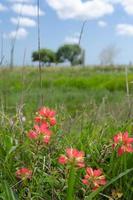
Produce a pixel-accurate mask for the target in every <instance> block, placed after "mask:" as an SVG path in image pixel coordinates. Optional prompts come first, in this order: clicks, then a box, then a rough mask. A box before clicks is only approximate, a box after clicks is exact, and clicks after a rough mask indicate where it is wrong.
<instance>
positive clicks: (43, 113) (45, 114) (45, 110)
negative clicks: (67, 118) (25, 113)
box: [38, 107, 56, 118]
mask: <svg viewBox="0 0 133 200" xmlns="http://www.w3.org/2000/svg"><path fill="white" fill-rule="evenodd" d="M38 113H39V114H40V115H41V116H43V117H46V118H53V117H54V116H55V114H56V112H55V111H54V110H51V109H49V108H47V107H43V108H41V109H40V110H39V112H38Z"/></svg>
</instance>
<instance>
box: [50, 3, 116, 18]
mask: <svg viewBox="0 0 133 200" xmlns="http://www.w3.org/2000/svg"><path fill="white" fill-rule="evenodd" d="M46 1H47V3H48V5H49V6H50V7H51V8H53V9H54V10H55V11H56V12H57V14H58V16H59V17H60V18H61V19H81V20H85V19H96V18H99V17H102V16H104V15H106V14H111V13H113V11H114V8H113V6H112V4H111V3H109V2H107V1H104V0H93V1H86V2H82V0H46Z"/></svg>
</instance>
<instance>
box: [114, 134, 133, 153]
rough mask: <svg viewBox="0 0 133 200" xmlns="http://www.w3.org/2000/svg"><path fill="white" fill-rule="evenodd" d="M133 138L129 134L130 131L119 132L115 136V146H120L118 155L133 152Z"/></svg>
mask: <svg viewBox="0 0 133 200" xmlns="http://www.w3.org/2000/svg"><path fill="white" fill-rule="evenodd" d="M132 143H133V138H130V137H129V136H128V132H125V133H118V134H117V135H115V136H114V143H113V148H115V147H118V155H119V156H121V155H122V154H124V153H126V152H127V153H132V152H133V145H132Z"/></svg>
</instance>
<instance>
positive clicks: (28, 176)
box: [16, 168, 32, 179]
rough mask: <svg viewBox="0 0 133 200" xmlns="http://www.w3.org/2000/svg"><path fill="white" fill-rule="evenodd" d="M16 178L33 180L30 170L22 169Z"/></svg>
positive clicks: (17, 172)
mask: <svg viewBox="0 0 133 200" xmlns="http://www.w3.org/2000/svg"><path fill="white" fill-rule="evenodd" d="M16 177H17V178H19V179H31V177H32V171H31V170H29V169H28V168H20V169H18V170H17V171H16Z"/></svg>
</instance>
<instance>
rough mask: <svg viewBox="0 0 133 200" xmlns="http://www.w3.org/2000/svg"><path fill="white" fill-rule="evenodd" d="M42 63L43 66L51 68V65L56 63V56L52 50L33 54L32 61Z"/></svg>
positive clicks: (42, 50) (41, 50)
mask: <svg viewBox="0 0 133 200" xmlns="http://www.w3.org/2000/svg"><path fill="white" fill-rule="evenodd" d="M39 60H40V61H41V63H42V64H45V65H46V66H50V65H51V63H55V62H56V54H55V52H53V51H52V50H50V49H40V51H34V52H33V53H32V61H33V62H36V61H39Z"/></svg>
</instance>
